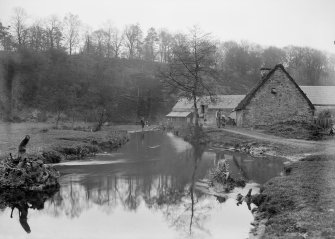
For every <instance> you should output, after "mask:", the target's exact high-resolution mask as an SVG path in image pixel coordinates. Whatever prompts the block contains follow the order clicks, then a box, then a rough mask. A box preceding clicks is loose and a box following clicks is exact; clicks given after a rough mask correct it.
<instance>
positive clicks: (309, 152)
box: [206, 128, 335, 238]
mask: <svg viewBox="0 0 335 239" xmlns="http://www.w3.org/2000/svg"><path fill="white" fill-rule="evenodd" d="M206 133H207V135H208V137H209V138H210V142H211V144H210V147H213V148H220V149H227V150H233V151H242V152H245V153H249V154H251V155H253V156H258V157H264V160H266V159H267V158H269V157H283V158H286V159H288V160H289V161H288V162H290V163H289V164H288V165H287V166H286V167H285V175H284V176H280V177H275V178H273V179H271V180H269V181H268V182H267V183H265V184H264V185H263V186H262V188H261V192H262V195H263V196H262V198H265V200H264V201H263V202H261V204H260V205H259V207H258V211H256V212H254V216H255V221H254V223H253V225H254V226H255V228H254V229H253V230H252V232H251V234H250V238H334V237H335V229H334V228H335V199H334V197H333V195H334V193H335V174H334V171H335V156H333V155H334V152H335V144H334V140H332V139H330V140H327V141H311V140H309V141H307V140H297V139H286V138H282V137H278V136H273V135H267V134H263V133H261V132H260V131H251V130H245V129H237V128H231V129H229V128H226V129H206Z"/></svg>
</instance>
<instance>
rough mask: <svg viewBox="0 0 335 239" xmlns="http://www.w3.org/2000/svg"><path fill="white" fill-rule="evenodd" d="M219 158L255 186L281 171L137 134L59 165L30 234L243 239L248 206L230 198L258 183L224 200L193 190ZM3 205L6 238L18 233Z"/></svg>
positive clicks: (0, 216)
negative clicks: (112, 149) (56, 187)
mask: <svg viewBox="0 0 335 239" xmlns="http://www.w3.org/2000/svg"><path fill="white" fill-rule="evenodd" d="M222 159H226V160H228V162H229V164H230V170H231V174H232V175H233V176H234V175H235V176H236V177H244V178H245V179H248V180H249V181H250V182H255V183H259V184H261V183H262V182H264V181H266V180H267V179H269V178H271V177H273V176H276V175H278V174H279V173H280V171H281V169H282V167H283V162H281V161H275V160H266V159H264V160H262V159H254V158H252V157H249V156H246V155H242V154H232V153H230V152H221V151H213V150H207V149H205V148H204V147H200V146H197V147H195V148H194V147H192V146H191V145H190V144H188V143H186V142H184V141H183V140H181V139H180V138H177V137H175V136H173V135H165V134H162V133H159V132H145V133H136V134H133V135H132V136H131V140H130V142H129V143H128V144H127V145H125V147H123V148H122V149H121V150H119V151H118V152H117V153H113V154H104V155H100V156H99V157H96V158H94V159H92V161H91V164H88V163H87V162H86V163H85V164H80V163H78V164H77V165H76V164H72V165H63V166H58V169H59V170H60V171H61V173H62V177H61V181H60V183H61V188H60V191H59V192H57V193H56V194H55V195H54V196H53V197H52V198H51V199H49V200H48V201H47V202H46V203H45V204H44V210H43V211H38V213H35V214H34V215H30V219H29V220H30V221H32V222H33V223H35V226H34V232H33V233H32V234H33V235H34V236H36V237H41V238H42V237H43V235H44V236H45V235H47V237H48V238H53V237H54V238H106V237H108V236H109V235H113V237H115V238H134V237H135V238H186V237H188V238H220V237H222V236H225V237H227V238H244V237H246V236H247V235H248V232H249V230H250V227H251V226H250V222H251V221H252V215H251V213H250V212H249V210H248V209H247V208H246V207H237V206H236V202H235V197H236V195H237V193H242V194H243V195H245V194H246V193H247V191H248V189H249V188H253V192H254V191H255V192H256V191H257V189H256V187H255V186H257V184H247V186H246V188H245V189H243V190H241V189H239V190H237V191H233V192H232V193H231V194H229V195H228V197H227V199H226V198H224V200H223V199H222V198H216V197H214V196H211V195H206V194H204V193H203V192H202V191H199V190H198V189H197V187H196V182H198V181H199V180H202V179H204V178H206V177H207V175H208V172H209V170H210V169H212V168H213V167H215V165H216V164H217V162H218V161H220V160H222ZM98 161H104V162H105V161H111V162H117V163H113V164H99V163H96V162H98ZM7 207H9V208H7V209H5V210H4V212H0V225H8V231H6V230H7V228H6V230H4V231H2V232H1V233H2V235H3V236H4V238H7V237H8V238H9V237H15V238H19V237H18V233H17V232H16V231H9V228H10V226H9V223H8V219H5V218H4V217H5V215H6V214H7V213H10V210H11V208H10V207H11V206H7ZM8 215H9V214H8ZM59 227H61V228H62V233H60V232H59V229H58V228H59ZM35 228H38V230H35ZM45 228H47V229H48V230H46V229H45ZM52 233H55V236H51V235H52Z"/></svg>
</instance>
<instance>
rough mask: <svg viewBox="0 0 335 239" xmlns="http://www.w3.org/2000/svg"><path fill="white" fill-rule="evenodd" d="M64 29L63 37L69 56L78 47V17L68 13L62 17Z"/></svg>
mask: <svg viewBox="0 0 335 239" xmlns="http://www.w3.org/2000/svg"><path fill="white" fill-rule="evenodd" d="M63 24H64V28H63V35H64V41H65V45H66V47H67V49H68V52H69V54H70V55H72V53H73V51H75V50H76V48H77V47H78V45H79V29H80V26H81V22H80V20H79V17H78V15H73V14H72V13H68V14H67V15H66V16H65V17H64V23H63Z"/></svg>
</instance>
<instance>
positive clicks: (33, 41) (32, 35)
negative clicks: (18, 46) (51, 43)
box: [28, 21, 47, 51]
mask: <svg viewBox="0 0 335 239" xmlns="http://www.w3.org/2000/svg"><path fill="white" fill-rule="evenodd" d="M46 41H47V39H46V31H45V29H44V28H43V27H42V24H41V22H40V21H36V22H35V23H34V24H33V25H32V26H31V27H29V28H28V43H29V46H30V48H32V49H34V50H35V51H42V50H45V49H46Z"/></svg>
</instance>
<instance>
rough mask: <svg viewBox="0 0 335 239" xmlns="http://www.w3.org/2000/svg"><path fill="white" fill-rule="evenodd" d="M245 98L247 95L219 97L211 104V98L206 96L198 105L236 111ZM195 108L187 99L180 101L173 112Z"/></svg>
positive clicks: (199, 100)
mask: <svg viewBox="0 0 335 239" xmlns="http://www.w3.org/2000/svg"><path fill="white" fill-rule="evenodd" d="M244 97H245V95H217V96H216V97H215V101H214V102H211V99H210V97H209V96H204V97H201V98H200V99H198V101H197V103H198V105H199V106H200V105H201V104H204V105H208V108H209V109H234V108H235V107H236V106H237V105H238V103H240V101H241V100H242V99H243V98H244ZM192 108H193V101H192V100H188V99H186V98H181V99H180V100H178V102H177V103H176V105H175V106H174V107H173V109H172V110H173V111H178V110H179V111H181V110H186V109H192Z"/></svg>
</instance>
